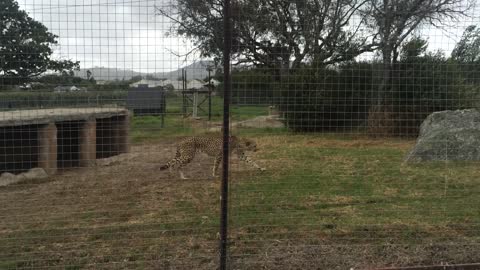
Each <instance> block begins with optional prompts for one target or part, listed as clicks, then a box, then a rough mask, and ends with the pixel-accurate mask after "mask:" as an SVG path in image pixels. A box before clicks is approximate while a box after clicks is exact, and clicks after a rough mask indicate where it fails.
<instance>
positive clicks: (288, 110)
mask: <svg viewBox="0 0 480 270" xmlns="http://www.w3.org/2000/svg"><path fill="white" fill-rule="evenodd" d="M372 84H373V66H372V64H369V63H349V64H345V65H343V66H341V67H340V68H339V69H321V70H314V69H309V68H308V67H306V68H302V69H301V70H298V71H297V72H294V73H293V74H292V75H291V76H289V77H287V78H285V79H284V82H282V85H283V87H284V88H285V90H283V91H282V93H281V94H282V99H281V102H280V104H279V108H280V111H281V112H282V113H283V115H284V117H285V121H286V124H287V126H288V127H289V128H290V129H292V130H294V131H301V132H304V131H306V132H319V131H336V132H340V131H351V130H354V129H357V128H359V127H363V126H364V125H365V123H366V120H367V117H368V108H369V106H370V94H371V92H372V91H371V90H372Z"/></svg>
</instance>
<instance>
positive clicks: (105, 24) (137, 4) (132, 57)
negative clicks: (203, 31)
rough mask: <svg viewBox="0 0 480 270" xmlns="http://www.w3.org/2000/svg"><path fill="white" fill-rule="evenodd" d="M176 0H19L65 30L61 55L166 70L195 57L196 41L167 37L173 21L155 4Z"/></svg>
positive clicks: (85, 62) (84, 63)
mask: <svg viewBox="0 0 480 270" xmlns="http://www.w3.org/2000/svg"><path fill="white" fill-rule="evenodd" d="M166 1H170V0H73V1H72V0H19V1H18V2H19V5H20V6H21V8H22V9H24V10H26V11H27V12H28V13H29V15H30V16H32V17H33V18H35V19H36V20H38V21H40V22H42V23H43V24H45V25H46V26H47V27H48V29H49V30H50V31H51V32H53V33H55V34H56V35H58V36H59V39H58V41H59V46H57V47H56V48H55V55H56V57H61V58H70V59H74V60H78V61H80V62H81V67H82V68H89V67H93V66H104V67H111V68H118V69H132V70H135V71H141V72H163V71H170V70H173V69H177V68H178V67H181V66H184V65H185V64H188V63H191V62H192V61H193V60H195V59H193V57H190V58H189V59H187V63H186V62H185V61H184V60H185V57H177V56H175V54H173V53H172V52H175V53H178V54H185V53H186V52H188V51H189V50H191V48H192V45H191V44H190V43H189V42H188V41H187V40H185V39H181V38H178V37H167V36H166V33H167V31H168V30H169V26H170V25H169V22H168V20H167V19H166V18H164V17H161V16H156V15H155V6H162V5H165V3H166Z"/></svg>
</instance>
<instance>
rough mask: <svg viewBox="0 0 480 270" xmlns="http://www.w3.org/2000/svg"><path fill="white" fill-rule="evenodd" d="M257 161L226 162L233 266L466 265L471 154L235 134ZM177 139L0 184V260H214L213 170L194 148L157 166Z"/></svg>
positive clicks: (78, 264)
mask: <svg viewBox="0 0 480 270" xmlns="http://www.w3.org/2000/svg"><path fill="white" fill-rule="evenodd" d="M245 136H249V137H252V138H255V139H256V140H257V142H258V144H259V148H260V150H259V151H258V152H257V153H255V154H253V156H254V158H255V159H256V160H258V162H259V163H260V164H262V165H264V166H265V167H267V169H268V171H266V172H263V173H262V172H258V171H256V170H253V169H250V168H249V167H248V166H246V165H242V164H241V163H238V161H237V160H236V159H233V160H232V177H231V185H230V219H229V232H230V234H229V235H230V259H229V261H230V262H231V269H349V268H355V269H362V268H368V267H380V266H392V265H397V266H398V265H401V266H409V265H425V264H427V265H428V264H441V263H472V262H479V261H480V254H479V253H478V252H477V250H478V248H477V247H478V238H479V236H480V235H479V233H478V224H480V215H479V213H478V203H479V198H478V197H479V196H478V191H479V187H478V180H477V179H480V169H478V166H477V165H476V164H457V165H451V164H446V163H436V164H428V165H424V166H413V167H412V166H406V165H403V164H402V159H403V157H404V155H405V153H406V152H407V151H408V150H409V149H410V148H411V147H412V145H413V141H402V140H371V139H366V138H361V137H360V138H349V137H348V136H338V135H332V136H324V135H322V136H318V135H309V136H303V135H291V134H290V135H273V134H271V133H269V134H262V133H261V132H260V131H256V132H250V133H248V132H245ZM178 139H179V138H174V137H170V138H167V139H164V140H161V141H146V142H144V143H137V144H135V145H134V146H133V147H132V153H131V154H130V155H129V156H127V158H124V159H120V160H119V161H118V162H117V163H115V162H114V163H112V164H110V165H108V166H98V167H95V168H93V169H89V170H86V169H75V170H69V171H64V172H61V173H60V174H58V175H56V176H54V177H52V178H50V179H47V180H41V181H40V182H38V181H37V182H27V183H21V184H16V185H11V186H8V187H3V188H0V205H2V207H1V208H0V216H1V217H2V220H1V221H0V239H3V240H2V243H1V244H0V269H22V268H26V269H55V267H58V268H61V269H188V268H190V269H215V268H216V266H217V262H218V228H219V214H218V209H219V203H220V202H219V194H220V193H219V190H220V181H219V180H218V179H212V178H211V177H210V176H209V175H210V169H211V161H212V158H211V157H207V156H204V155H199V156H198V157H197V159H196V160H195V161H194V162H193V163H192V164H190V165H189V166H188V167H187V168H186V170H185V172H186V174H187V176H190V177H191V179H189V180H180V179H179V177H178V176H176V175H174V176H171V175H169V174H168V172H166V171H159V170H158V167H159V165H160V164H162V163H163V162H165V161H167V160H168V159H169V158H170V157H172V156H173V154H174V150H175V147H174V143H175V142H176V141H177V140H178Z"/></svg>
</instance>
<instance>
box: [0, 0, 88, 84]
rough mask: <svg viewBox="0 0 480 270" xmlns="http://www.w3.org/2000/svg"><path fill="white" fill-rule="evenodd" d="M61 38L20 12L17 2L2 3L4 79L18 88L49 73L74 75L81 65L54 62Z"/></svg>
mask: <svg viewBox="0 0 480 270" xmlns="http://www.w3.org/2000/svg"><path fill="white" fill-rule="evenodd" d="M57 38H58V36H56V35H54V34H52V33H50V32H48V29H47V27H45V26H44V25H43V24H42V23H40V22H38V21H35V20H34V19H32V18H31V17H29V16H28V14H27V13H26V12H25V11H23V10H20V8H19V6H18V3H17V2H16V1H15V0H2V1H1V2H0V77H1V79H2V81H3V83H4V84H15V83H19V82H22V81H25V80H28V79H29V78H31V77H35V76H38V75H40V74H42V73H44V72H45V71H47V70H52V71H60V72H62V73H65V72H66V73H70V71H72V70H73V69H78V68H79V62H72V61H70V60H52V59H51V56H52V53H53V51H52V48H51V46H52V45H56V44H58V42H57V40H56V39H57Z"/></svg>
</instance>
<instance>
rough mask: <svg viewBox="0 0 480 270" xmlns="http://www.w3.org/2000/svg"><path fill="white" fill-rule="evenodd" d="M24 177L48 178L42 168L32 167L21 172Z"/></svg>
mask: <svg viewBox="0 0 480 270" xmlns="http://www.w3.org/2000/svg"><path fill="white" fill-rule="evenodd" d="M23 175H24V176H25V178H26V179H29V180H31V179H45V178H48V174H47V172H45V170H44V169H42V168H32V169H30V170H28V172H26V173H23Z"/></svg>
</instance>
